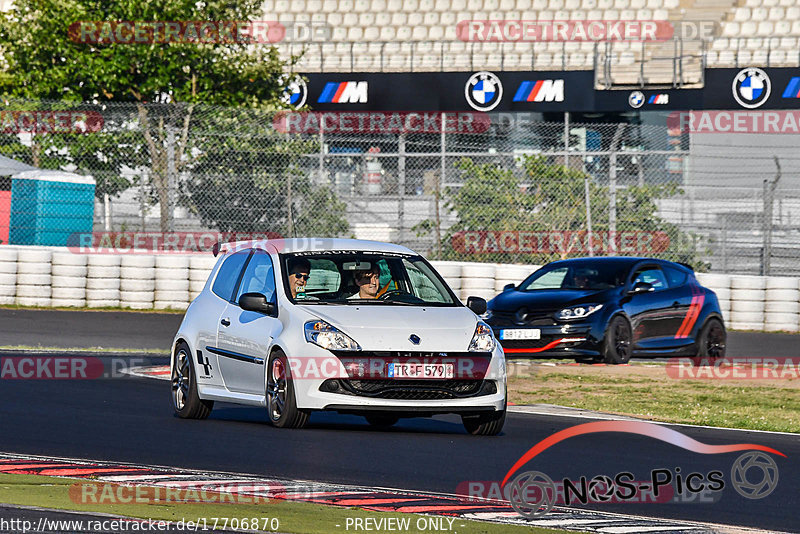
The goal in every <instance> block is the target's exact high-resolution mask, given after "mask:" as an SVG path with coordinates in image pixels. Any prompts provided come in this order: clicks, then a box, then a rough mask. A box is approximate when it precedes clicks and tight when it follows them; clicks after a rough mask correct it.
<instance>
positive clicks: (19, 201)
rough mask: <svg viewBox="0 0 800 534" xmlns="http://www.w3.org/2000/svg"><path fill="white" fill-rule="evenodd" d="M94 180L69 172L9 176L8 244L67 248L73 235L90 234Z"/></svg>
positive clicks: (36, 171)
mask: <svg viewBox="0 0 800 534" xmlns="http://www.w3.org/2000/svg"><path fill="white" fill-rule="evenodd" d="M95 185H96V184H95V180H94V178H92V177H91V176H81V175H79V174H74V173H71V172H64V171H52V170H42V169H37V170H32V171H23V172H21V173H18V174H15V175H13V176H12V177H11V215H10V220H9V227H10V228H9V239H8V240H9V243H11V244H14V245H50V246H66V245H67V238H68V237H69V235H70V234H73V233H75V232H91V231H92V225H93V221H94V190H95Z"/></svg>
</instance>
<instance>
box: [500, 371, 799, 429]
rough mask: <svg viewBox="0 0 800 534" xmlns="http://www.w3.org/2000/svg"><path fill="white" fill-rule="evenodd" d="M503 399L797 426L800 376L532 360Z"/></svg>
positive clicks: (697, 420) (753, 425) (695, 420)
mask: <svg viewBox="0 0 800 534" xmlns="http://www.w3.org/2000/svg"><path fill="white" fill-rule="evenodd" d="M508 393H509V400H510V401H511V402H514V403H516V404H556V405H560V406H568V407H574V408H581V409H584V410H594V411H601V412H608V413H615V414H620V415H628V416H633V417H639V418H643V419H649V420H653V421H664V422H669V423H680V424H689V425H707V426H717V427H729V428H741V429H748V430H771V431H776V432H794V433H798V432H800V380H797V379H794V380H793V379H780V380H779V379H761V380H754V379H749V380H734V379H730V380H722V379H711V380H709V379H675V378H670V377H669V376H668V375H667V371H666V370H665V368H664V367H661V366H653V367H645V366H630V367H613V366H610V367H594V366H591V365H581V366H575V367H572V366H557V367H550V366H542V365H532V366H530V367H529V368H528V369H526V370H524V371H522V372H520V373H517V374H515V375H512V376H510V377H509V387H508Z"/></svg>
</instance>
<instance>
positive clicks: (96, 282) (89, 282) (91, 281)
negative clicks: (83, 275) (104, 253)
mask: <svg viewBox="0 0 800 534" xmlns="http://www.w3.org/2000/svg"><path fill="white" fill-rule="evenodd" d="M86 289H92V290H104V289H112V290H118V289H119V278H87V279H86Z"/></svg>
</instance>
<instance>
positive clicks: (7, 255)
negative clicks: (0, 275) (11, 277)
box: [0, 245, 19, 263]
mask: <svg viewBox="0 0 800 534" xmlns="http://www.w3.org/2000/svg"><path fill="white" fill-rule="evenodd" d="M18 259H19V251H18V250H17V249H15V248H13V247H9V246H8V245H6V246H1V247H0V263H17V260H18Z"/></svg>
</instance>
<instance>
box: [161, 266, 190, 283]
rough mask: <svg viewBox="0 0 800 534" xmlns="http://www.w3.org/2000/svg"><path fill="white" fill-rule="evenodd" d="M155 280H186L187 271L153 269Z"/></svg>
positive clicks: (187, 276)
mask: <svg viewBox="0 0 800 534" xmlns="http://www.w3.org/2000/svg"><path fill="white" fill-rule="evenodd" d="M155 273H156V276H155V279H156V280H188V279H189V269H188V268H187V269H163V268H160V267H156V268H155Z"/></svg>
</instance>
